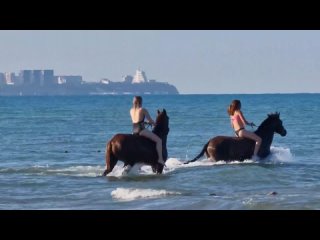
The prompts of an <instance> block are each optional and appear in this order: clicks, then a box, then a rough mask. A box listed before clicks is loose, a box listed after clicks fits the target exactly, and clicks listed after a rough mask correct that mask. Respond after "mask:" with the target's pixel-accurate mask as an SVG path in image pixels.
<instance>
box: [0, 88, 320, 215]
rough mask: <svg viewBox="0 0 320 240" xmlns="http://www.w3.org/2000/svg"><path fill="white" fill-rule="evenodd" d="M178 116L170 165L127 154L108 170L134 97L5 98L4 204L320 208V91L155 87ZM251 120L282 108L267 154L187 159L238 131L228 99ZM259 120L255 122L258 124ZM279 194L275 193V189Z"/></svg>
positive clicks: (149, 102) (0, 126)
mask: <svg viewBox="0 0 320 240" xmlns="http://www.w3.org/2000/svg"><path fill="white" fill-rule="evenodd" d="M143 99H144V102H143V105H144V107H146V108H147V109H148V110H149V112H150V114H151V116H152V117H153V118H155V116H156V110H157V109H159V108H160V109H162V108H165V109H166V110H167V113H168V116H169V117H170V132H169V135H168V143H167V148H168V157H169V159H168V160H167V163H166V164H167V167H166V168H165V171H164V174H162V175H156V174H153V173H152V171H151V169H150V167H149V166H143V165H136V166H135V167H134V168H133V169H132V170H131V171H130V172H129V173H128V174H127V175H122V171H123V169H122V165H123V163H122V162H120V161H119V162H118V164H117V166H116V167H115V169H114V170H113V172H112V173H110V174H109V175H108V176H107V177H101V173H102V172H103V170H104V168H105V146H106V142H107V141H108V140H109V139H110V138H111V137H112V136H113V135H114V134H116V133H120V132H121V133H130V132H131V121H130V117H129V109H130V107H131V103H132V96H128V95H126V96H70V97H69V96H68V97H61V96H60V97H0V131H1V143H0V209H116V210H118V209H159V210H161V209H320V174H319V173H320V157H319V152H320V131H319V129H320V121H319V116H320V115H319V112H320V109H319V106H320V94H257V95H232V94H230V95H172V96H171V95H168V96H161V95H146V96H143ZM233 99H240V100H241V102H242V111H243V112H244V114H245V116H246V118H247V119H248V120H249V121H253V122H255V123H256V124H257V125H258V124H260V123H261V122H262V121H263V120H264V119H265V118H266V117H267V114H268V113H272V112H276V111H277V112H280V117H281V119H282V121H283V125H284V127H285V128H286V129H287V136H285V137H281V136H280V135H277V134H276V135H275V137H274V140H273V143H272V147H271V154H270V156H269V157H268V158H267V159H266V160H265V161H263V162H254V161H252V160H250V159H248V160H246V161H245V162H243V163H239V162H231V163H225V162H223V161H221V162H217V163H213V162H211V161H210V160H208V159H206V158H205V157H203V158H201V159H200V160H198V161H196V162H194V163H191V164H188V165H184V164H183V162H184V161H186V160H190V159H192V158H193V157H195V156H196V155H197V154H198V153H199V152H200V151H201V149H202V147H203V145H204V144H205V143H206V142H207V141H208V140H209V139H210V138H212V137H214V136H216V135H233V131H232V129H231V127H230V121H229V117H228V115H227V111H226V110H227V107H228V105H229V104H230V102H231V100H233ZM249 129H250V128H249ZM272 193H273V194H272Z"/></svg>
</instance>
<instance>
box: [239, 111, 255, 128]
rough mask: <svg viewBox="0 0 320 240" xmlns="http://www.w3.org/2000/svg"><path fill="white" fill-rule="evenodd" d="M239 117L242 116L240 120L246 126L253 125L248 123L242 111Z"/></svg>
mask: <svg viewBox="0 0 320 240" xmlns="http://www.w3.org/2000/svg"><path fill="white" fill-rule="evenodd" d="M239 116H240V119H241V121H242V122H243V123H244V124H246V125H252V124H253V123H252V122H251V123H250V122H248V121H247V120H246V119H245V117H244V116H243V114H242V112H241V111H239Z"/></svg>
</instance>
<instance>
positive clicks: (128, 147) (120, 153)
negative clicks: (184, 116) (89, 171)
mask: <svg viewBox="0 0 320 240" xmlns="http://www.w3.org/2000/svg"><path fill="white" fill-rule="evenodd" d="M152 132H153V133H155V134H156V135H158V136H159V137H160V138H161V140H162V156H163V160H164V161H166V160H167V158H168V151H167V135H168V133H169V117H168V116H167V113H166V110H163V111H162V112H160V111H158V116H157V119H156V124H155V127H154V129H153V131H152ZM118 160H121V161H123V162H124V167H129V168H130V167H132V166H133V165H134V164H136V163H144V164H146V165H150V166H151V167H152V170H153V172H156V173H162V171H163V165H161V164H159V163H158V154H157V151H156V143H155V142H153V141H151V140H150V139H148V138H146V137H143V136H139V135H133V134H116V135H114V136H113V137H112V139H111V140H110V141H109V142H108V143H107V147H106V170H105V171H104V173H103V176H106V175H107V174H108V173H110V172H111V171H112V170H113V168H114V166H115V165H116V164H117V162H118Z"/></svg>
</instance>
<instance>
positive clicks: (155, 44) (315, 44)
mask: <svg viewBox="0 0 320 240" xmlns="http://www.w3.org/2000/svg"><path fill="white" fill-rule="evenodd" d="M139 67H140V68H141V69H142V70H144V71H145V72H146V75H147V77H148V78H149V79H156V80H157V81H163V82H169V83H171V84H173V85H175V86H176V87H177V88H178V90H179V91H180V93H184V94H190V93H195V94H210V93H294V92H320V31H305V30H304V31H282V30H277V31H267V30H264V31H253V30H251V31H241V30H237V31H230V30H228V31H216V30H207V31H202V30H195V31H190V30H186V31H181V30H168V31H160V30H141V31H140V30H139V31H136V30H118V31H110V30H103V31H102V30H101V31H93V30H83V31H69V30H61V31H60V30H59V31H53V30H49V31H42V30H41V31H40V30H36V31H31V30H30V31H29V30H23V31H22V30H20V31H4V30H2V31H0V72H7V71H12V72H16V73H18V72H19V70H21V69H54V70H55V74H57V75H82V76H83V78H84V80H85V81H99V80H100V79H102V78H108V79H110V80H113V81H121V78H122V76H123V75H127V74H128V75H134V73H135V70H136V69H137V68H139Z"/></svg>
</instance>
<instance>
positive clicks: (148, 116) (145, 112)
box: [143, 108, 154, 125]
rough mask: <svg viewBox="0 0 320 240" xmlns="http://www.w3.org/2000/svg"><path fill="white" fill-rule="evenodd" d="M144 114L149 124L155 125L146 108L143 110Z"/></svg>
mask: <svg viewBox="0 0 320 240" xmlns="http://www.w3.org/2000/svg"><path fill="white" fill-rule="evenodd" d="M143 113H144V115H145V117H146V118H147V120H148V123H150V124H153V125H154V121H153V120H152V118H151V117H150V114H149V112H148V110H147V109H145V108H143Z"/></svg>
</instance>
